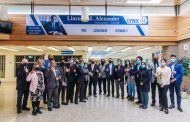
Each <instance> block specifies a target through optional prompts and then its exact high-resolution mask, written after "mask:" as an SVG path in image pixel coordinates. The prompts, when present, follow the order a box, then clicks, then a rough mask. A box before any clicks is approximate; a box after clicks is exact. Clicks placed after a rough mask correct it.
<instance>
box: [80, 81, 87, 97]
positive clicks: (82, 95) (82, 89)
mask: <svg viewBox="0 0 190 122" xmlns="http://www.w3.org/2000/svg"><path fill="white" fill-rule="evenodd" d="M84 88H85V84H84V82H82V83H79V99H80V101H81V100H83V99H84V98H85V97H86V96H85V94H84Z"/></svg>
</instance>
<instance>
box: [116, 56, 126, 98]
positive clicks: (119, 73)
mask: <svg viewBox="0 0 190 122" xmlns="http://www.w3.org/2000/svg"><path fill="white" fill-rule="evenodd" d="M117 64H118V65H117V66H116V67H115V80H116V92H117V95H116V98H119V86H120V88H121V97H122V99H124V75H125V67H124V66H123V65H122V61H121V59H118V60H117Z"/></svg>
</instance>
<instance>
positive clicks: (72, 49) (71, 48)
mask: <svg viewBox="0 0 190 122" xmlns="http://www.w3.org/2000/svg"><path fill="white" fill-rule="evenodd" d="M68 49H69V50H71V51H73V52H75V51H76V50H75V49H74V48H73V47H68Z"/></svg>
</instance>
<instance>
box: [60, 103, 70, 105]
mask: <svg viewBox="0 0 190 122" xmlns="http://www.w3.org/2000/svg"><path fill="white" fill-rule="evenodd" d="M61 104H62V105H68V104H69V102H62V103H61Z"/></svg>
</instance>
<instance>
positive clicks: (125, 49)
mask: <svg viewBox="0 0 190 122" xmlns="http://www.w3.org/2000/svg"><path fill="white" fill-rule="evenodd" d="M131 48H132V47H127V48H124V49H123V50H121V52H125V51H127V50H130V49H131Z"/></svg>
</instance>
